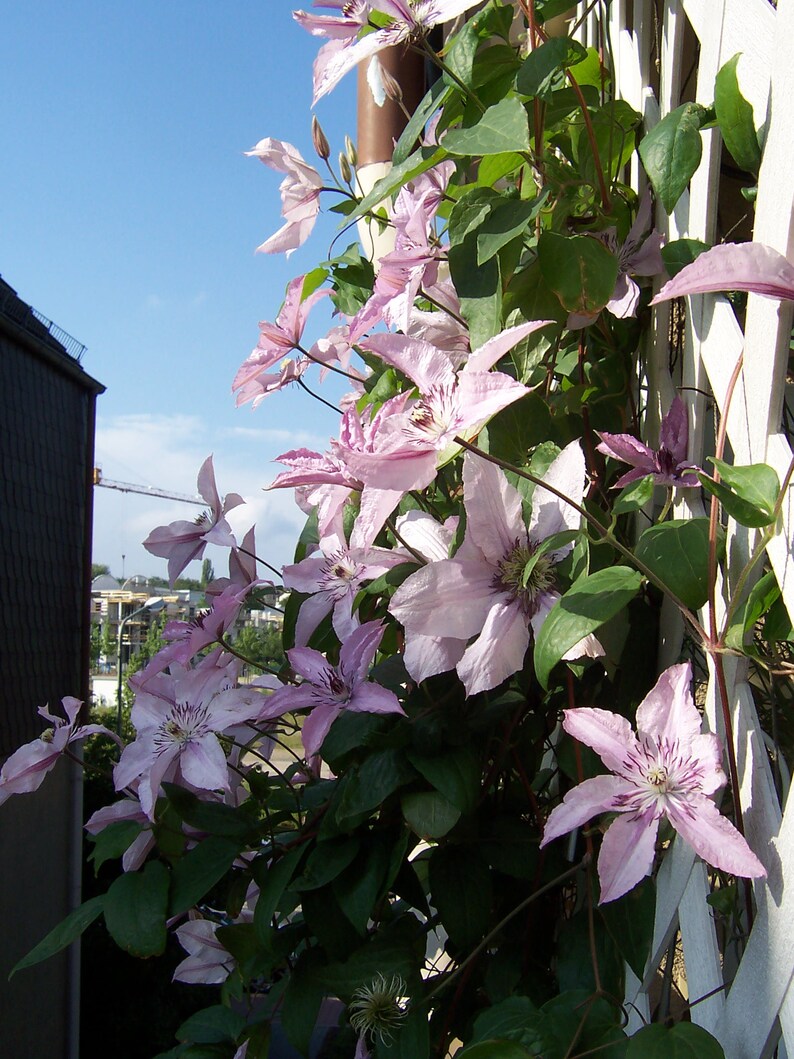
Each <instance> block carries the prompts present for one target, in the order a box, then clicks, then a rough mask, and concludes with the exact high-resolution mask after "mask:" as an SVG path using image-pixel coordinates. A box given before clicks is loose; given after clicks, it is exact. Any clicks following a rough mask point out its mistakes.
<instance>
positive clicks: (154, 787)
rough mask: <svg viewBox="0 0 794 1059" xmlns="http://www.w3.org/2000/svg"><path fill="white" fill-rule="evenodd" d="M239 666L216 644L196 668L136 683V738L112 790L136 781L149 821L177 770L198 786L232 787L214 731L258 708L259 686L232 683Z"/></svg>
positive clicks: (210, 788)
mask: <svg viewBox="0 0 794 1059" xmlns="http://www.w3.org/2000/svg"><path fill="white" fill-rule="evenodd" d="M219 663H221V664H219ZM172 668H177V667H175V666H174V667H172ZM238 668H239V663H238V662H237V661H236V660H235V661H234V662H231V663H229V664H223V663H222V661H221V651H220V649H218V650H217V651H215V652H213V653H212V654H209V655H207V656H206V657H205V658H203V659H202V660H201V662H200V663H199V664H198V665H197V666H196V667H195V668H194V669H191V670H187V671H185V670H181V671H178V672H177V675H176V676H173V675H172V676H165V675H163V674H159V675H154V676H152V677H150V678H149V679H148V680H146V681H145V683H143V682H141V683H139V684H138V686H137V694H136V696H135V703H134V705H133V707H132V723H133V724H134V725H135V729H136V737H135V740H134V742H132V743H129V744H128V745H127V746H126V747H125V748H124V752H123V753H122V755H121V758H120V760H119V762H118V764H117V765H116V767H115V769H114V770H113V776H114V781H115V784H116V790H122V789H123V788H124V787H127V786H128V785H130V784H131V783H133V782H134V781H138V796H139V798H140V802H141V808H142V809H143V811H144V812H145V813H146V815H147V817H148V818H149V819H150V820H153V819H154V810H155V802H156V800H157V795H158V792H159V790H160V784H161V783H162V782H163V780H170V779H174V778H175V777H176V776H177V775H179V776H181V777H182V778H183V779H184V780H185V781H186V782H187V783H188V784H190V785H191V787H193V788H196V789H198V790H203V791H216V790H222V791H228V790H229V789H230V785H229V772H228V768H227V764H226V755H225V753H224V751H223V748H222V747H221V744H220V743H219V742H218V737H217V735H218V733H219V732H226V731H227V730H228V729H230V728H234V727H235V726H237V725H240V724H243V723H244V722H246V721H249V720H251V719H252V718H253V717H255V716H256V715H257V714H258V713H259V711H260V709H261V707H262V693H261V692H260V691H258V690H257V689H256V688H253V687H239V688H238V687H235V686H234V682H235V679H236V675H237V670H238Z"/></svg>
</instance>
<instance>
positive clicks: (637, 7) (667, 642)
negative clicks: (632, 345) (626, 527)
mask: <svg viewBox="0 0 794 1059" xmlns="http://www.w3.org/2000/svg"><path fill="white" fill-rule="evenodd" d="M588 6H589V5H588V4H582V5H580V10H581V11H582V13H583V14H584V13H585V11H586V10H587V7H588ZM605 29H606V31H607V34H608V36H607V37H606V39H605V37H604V30H605ZM581 32H582V34H583V35H584V39H585V42H586V43H589V44H595V45H598V46H601V47H604V46H606V47H610V48H611V49H612V53H613V56H614V62H615V68H616V74H617V90H618V93H619V94H620V95H622V96H623V98H625V99H626V100H627V101H628V102H629V103H631V104H632V105H633V106H634V107H635V108H636V109H637V110H638V111H639V112H640V113H641V114H643V116H644V119H645V123H646V128H650V127H652V126H653V125H654V124H655V123H656V122H657V121H658V120H659V119H660V117H663V116H664V115H665V114H667V113H668V112H669V111H670V110H671V109H673V108H675V107H676V106H678V105H679V104H680V103H681V102H684V101H686V100H687V99H693V98H694V100H695V101H696V102H699V103H703V104H710V103H712V101H713V95H714V78H715V75H716V73H717V71H718V69H719V68H720V67H721V66H722V65H723V64H724V63H725V62H727V61H728V60H729V59H730V58H731V57H732V56H733V55H735V54H736V53H737V52H741V53H742V59H741V61H740V65H739V77H740V82H741V85H742V90H743V93H744V95H745V96H746V98H748V100H749V101H750V102H751V103H752V105H753V108H754V112H755V116H756V125H757V126H760V125H762V124H763V123H764V122H765V121H768V132H767V138H766V144H765V149H764V155H763V163H762V166H761V172H760V180H759V191H758V200H757V208H756V214H755V225H754V238H755V239H756V240H757V241H759V242H763V243H766V244H768V245H770V246H772V247H774V248H775V249H777V250H778V251H780V252H781V253H783V254H786V255H787V256H788V257H789V258H790V259H791V260H794V231H793V230H792V217H793V212H792V211H793V209H794V64H793V63H792V61H791V46H792V44H794V0H778V3H777V4H776V5H775V4H773V3H772V2H770V0H657V2H656V3H654V0H612V2H611V4H609V7H608V14H607V15H606V26H605V25H604V15H603V9H602V5H597V6H596V8H594V10H593V11H591V12H590V13H589V14H587V15H586V17H585V18H584V21H583V25H582V29H581ZM695 42H696V43H695ZM693 43H695V46H694V48H693ZM691 71H695V73H696V82H694V81H693V79H692V78H691V77H689V74H690V72H691ZM656 84H658V86H659V87H658V91H656V92H655V91H654V90H653V89H652V88H651V87H649V86H651V85H656ZM693 90H694V91H693ZM720 164H721V144H720V137H719V133H718V132H716V131H714V130H712V131H709V132H706V133H705V134H704V150H703V161H702V163H701V166H700V168H699V170H698V172H697V174H696V175H695V177H694V179H693V180H692V183H691V189H690V192H689V194H685V195H684V196H683V197H682V198H681V200H680V202H679V203H678V205H677V206H676V209H675V213H674V216H673V217H671V218H669V220H667V219H666V218H664V216H662V217H660V226H664V225H666V226H667V232H668V235H669V238H671V239H676V238H680V237H682V236H688V237H692V238H697V239H702V240H704V241H706V242H709V243H713V242H715V241H716V240H717V238H718V236H719V233H718V231H717V206H718V202H719V195H720ZM632 179H633V180H634V181H635V182H638V181H639V180H641V175H640V174H639V172H638V171H637V168H636V166H635V169H634V171H633V173H632ZM668 312H669V310H666V309H664V307H663V311H661V312H660V313H659V314H658V318H657V321H656V323H657V326H656V338H655V341H654V343H653V348H652V349H651V350H650V351H649V355H648V362H649V363H648V375H649V384H650V387H649V392H650V399H651V408H650V410H649V411H650V416H649V418H650V419H651V420H655V423H652V424H651V426H650V430H651V434H652V435H653V430H654V428H655V425H656V424H658V417H659V414H660V411H661V410H663V409H665V408H666V407H668V406H669V403H670V400H671V398H672V395H673V393H674V387H675V386H676V385H679V384H680V385H683V386H684V387H690V389H684V390H683V395H684V397H685V399H686V401H687V403H688V405H689V416H690V425H691V426H692V428H693V429H692V436H691V451H690V456H691V458H693V459H694V460H695V461H697V462H702V461H703V459H704V456H706V455H708V454H709V452H710V451H713V450H712V449H710V448H709V446H708V445H707V444H706V439H708V438H709V437H710V422H709V417H710V415H711V414H712V413H711V412H710V411H709V409H708V402H707V398H706V396H705V394H707V393H709V392H710V393H711V394H712V395H713V399H714V402H715V403H716V406H717V409H718V411H719V413H720V415H721V414H722V410H723V409H724V407H725V398H726V391H727V389H728V383H729V380H730V377H731V375H732V373H733V371H734V368H735V366H736V363H737V360H738V358H739V356H740V354H742V352H744V364H743V369H742V372H741V375H740V377H739V381H738V384H737V386H736V389H735V392H734V395H733V399H732V402H731V404H730V409H729V412H728V430H727V436H728V441H729V444H730V447H731V450H732V452H733V455H734V459H735V462H736V463H737V464H746V463H752V462H760V461H763V462H766V463H769V464H771V465H772V466H773V467H774V468H775V469H776V471H777V473H778V475H779V476H780V478H781V480H783V478H784V476H785V474H786V472H787V469H788V466H789V463H790V461H791V458H792V453H791V448H790V446H789V443H788V441H787V440H786V437H785V436H784V434H783V433H782V432H781V410H782V402H783V398H784V390H785V385H786V366H787V357H788V349H789V336H790V333H791V305H790V303H787V304H783V305H780V304H779V303H778V302H776V301H772V300H769V299H765V298H760V297H757V296H753V295H751V296H750V297H749V299H748V307H747V314H746V321H745V328H744V333H742V331H741V329H740V327H739V325H738V323H737V321H736V317H735V315H734V313H733V310H732V308H731V306H730V304H729V303H728V301H727V300H726V299H725V298H724V297H723V296H721V295H705V296H702V297H698V298H693V299H690V304H689V307H688V313H687V325H686V337H685V350H684V357H683V362H682V363H681V364H680V365H678V367H677V371H678V372H680V375H678V377H677V378H676V379H673V378H672V377H671V374H670V371H669V369H668V328H667V323H668V315H667V314H668ZM709 444H710V443H709ZM704 513H705V512H704V511H703V509H702V507H701V506H699V504H698V503H691V502H690V503H689V504H688V505H687V507H686V509H683V508H682V509H681V510H679V511H678V515H679V517H687V515H691V516H694V515H703V514H704ZM793 518H794V496H793V495H792V490H789V492H788V495H787V499H786V503H785V505H784V509H783V524H782V530H781V532H780V533H779V534H778V536H777V537H776V538H775V540H774V541H773V542H772V543H771V544H770V545H769V547H768V549H767V554H768V559H769V562H770V564H771V567H772V569H773V570H774V572H775V575H776V577H777V580H778V583H779V585H780V588H781V591H782V594H783V598H784V601H785V603H786V606H787V608H788V611H789V613H790V614H791V615H794V559H793V558H792V540H794V522H793V521H792V519H793ZM752 545H753V533H752V532H751V531H746V530H743V529H742V528H741V527H737V526H735V525H731V526H729V533H728V552H727V554H728V555H729V557H730V561H729V570H728V573H727V579H728V583H729V584H728V586H727V587H728V588H730V585H731V582H732V581H733V580H734V579H735V577H736V572H737V571H738V569H740V568H741V566H742V563H743V560H744V559H745V558H746V557H747V555H748V554H749V551H750V549H751V548H752ZM723 587H726V586H723ZM682 632H683V630H682V628H681V626H680V623H678V622H677V621H676V619H675V616H674V615H672V614H671V615H669V616H668V620H667V621H666V623H665V628H664V633H663V637H662V643H661V646H660V666H665V665H668V664H670V663H671V662H673V661H675V660H676V659H677V657H678V653H679V650H680V646H681V636H682ZM726 670H727V674H726V675H727V678H728V683H729V698H730V706H731V712H732V716H733V727H734V742H735V747H736V755H737V760H738V767H739V777H740V787H741V802H742V807H743V811H744V819H745V826H746V831H747V836H748V840H749V841H750V843H751V845H752V847H753V849H754V850H755V851H756V852H757V853H758V855H759V856H760V857H761V859H762V860H763V862H764V864H765V865H766V867H767V870H768V872H769V877H768V879H767V880H766V882H764V883H759V884H756V886H755V897H756V901H757V916H756V918H755V922H754V925H753V928H752V932H751V934H750V938H749V941H748V943H747V946H746V948H745V951H744V954H743V957H742V959H741V962H740V963H739V965H738V967H733V966H731V967H728V966H725V967H724V966H723V960H722V957H721V954H720V950H719V946H718V942H717V934H716V929H715V923H714V920H713V918H712V914H711V913H712V910H711V908H710V906H709V905H708V904H707V903H706V895H707V893H708V885H707V879H706V872H705V868H704V867H703V865H702V864H701V863H700V862H699V861H697V860H696V858H695V857H694V855H693V854H692V852H691V851H690V850H689V849H688V847H686V846H685V845H684V844H683V843H679V842H675V843H674V845H673V847H672V849H671V850H670V851H669V853H668V854H667V857H666V859H665V861H664V863H663V865H662V868H661V871H660V873H659V878H658V898H657V910H656V925H655V935H654V942H653V948H652V953H651V958H650V960H649V962H648V966H647V970H646V975H645V978H644V980H643V981H642V982H640V981H638V980H637V979H636V978H634V977H633V976H632V975H630V978H631V982H630V988H629V990H628V995H627V1000H628V1001H630V1002H631V1003H632V1004H634V1005H636V1011H637V1012H638V1014H637V1015H636V1016H634V1018H635V1025H634V1026H633V1027H632V1028H638V1027H639V1025H640V1024H641V1018H640V1016H644V1017H647V1016H648V1014H649V1001H648V988H649V986H650V985H651V983H652V981H653V979H654V976H655V975H656V973H657V969H658V967H659V965H660V962H661V960H662V958H663V957H664V954H665V952H666V951H667V949H668V947H669V945H670V941H671V939H672V938H673V936H674V934H675V932H676V930H677V929H680V932H681V942H682V948H683V955H684V961H685V964H686V978H687V987H688V991H689V999H690V1001H692V1000H695V999H697V998H699V997H704V996H706V995H707V994H712V995H711V996H710V997H709V998H708V999H706V1000H704V1001H703V1002H702V1003H698V1004H696V1005H695V1006H694V1007H692V1009H691V1017H692V1020H693V1022H696V1023H698V1024H700V1025H702V1026H703V1027H705V1028H706V1029H708V1030H709V1031H710V1032H711V1033H713V1034H714V1035H715V1036H716V1037H717V1038H718V1039H719V1040H720V1042H721V1043H722V1046H723V1048H724V1050H725V1054H726V1056H727V1057H728V1059H764V1057H766V1056H771V1055H772V1054H773V1053H774V1052H775V1049H776V1048H778V1049H779V1051H778V1055H781V1056H782V1055H785V1054H786V1046H787V1047H788V1054H792V1055H794V990H793V989H792V988H791V984H792V977H794V893H793V892H792V883H791V880H794V809H790V810H789V811H787V812H785V813H782V812H781V807H780V803H779V799H778V796H777V794H776V791H775V786H774V783H773V781H772V775H771V770H770V765H769V760H768V757H767V753H766V750H765V747H764V742H763V735H762V733H761V730H760V727H759V724H758V718H757V716H756V712H755V707H754V705H753V699H752V696H751V693H750V688H749V685H748V683H747V671H746V667H745V666H744V665H743V664H742V663H741V661H739V660H736V659H730V658H729V659H726ZM712 676H713V673H712ZM717 694H718V693H717V691H716V688H715V686H714V681H713V680H712V681H710V686H709V692H708V698H707V717H708V721H709V723H710V724H711V726H712V727H713V728H714V729H716V730H718V731H719V730H720V729H721V727H722V725H721V722H720V711H719V709H718V702H717V701H715V700H716V699H717ZM787 883H788V886H787ZM724 985H729V989H727V990H726V989H724V988H722V987H723V986H724Z"/></svg>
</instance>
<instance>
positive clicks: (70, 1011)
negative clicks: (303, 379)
mask: <svg viewBox="0 0 794 1059" xmlns="http://www.w3.org/2000/svg"><path fill="white" fill-rule="evenodd" d="M82 353H83V347H82V346H81V345H80V343H78V342H77V341H76V340H75V339H73V338H72V337H71V336H70V335H68V334H66V332H65V331H61V329H60V328H58V327H57V326H56V325H55V324H53V323H52V321H50V320H48V319H47V318H46V317H44V316H42V315H41V313H38V312H37V311H36V310H35V309H32V308H31V307H30V306H29V305H27V304H26V303H25V302H23V301H22V299H21V298H19V297H18V295H17V293H16V291H15V290H14V289H13V288H12V287H10V286H9V285H8V284H7V283H6V282H5V281H4V280H3V279H2V278H0V413H1V414H2V423H3V429H2V431H0V459H1V460H2V468H3V473H2V475H0V599H1V600H2V607H0V643H2V649H1V650H0V762H2V761H4V760H5V758H6V757H7V756H8V755H9V754H10V753H11V752H12V751H13V750H15V749H16V748H17V747H18V746H19V745H20V744H22V743H26V742H29V741H30V740H32V739H34V738H35V737H36V736H37V735H38V734H39V733H40V732H41V731H42V721H41V718H40V717H39V716H38V714H37V712H36V708H37V707H38V706H43V705H45V704H47V703H49V706H50V709H51V710H53V711H57V710H58V709H59V704H60V700H61V698H62V697H63V696H64V695H75V696H77V697H79V698H82V699H87V697H88V662H89V650H90V594H89V590H90V578H91V516H92V488H93V487H92V484H91V482H92V477H91V476H92V468H93V462H94V460H93V455H94V412H95V405H96V398H97V395H98V394H100V393H102V392H103V391H104V386H102V385H101V383H98V382H97V381H96V380H95V379H93V378H91V376H90V375H88V374H86V372H85V371H84V370H83V368H82V367H81V366H80V358H81V356H82ZM81 778H82V777H81V772H80V770H79V769H78V768H76V767H75V766H74V765H72V764H71V763H70V762H68V761H66V760H64V761H62V762H61V763H60V765H59V767H58V768H57V769H56V770H55V772H54V773H53V774H52V775H51V776H50V777H48V783H47V784H45V786H44V788H42V790H40V791H38V792H36V793H35V794H27V795H23V796H20V797H18V798H13V799H11V800H9V801H8V802H6V803H5V805H3V806H2V807H0V858H2V859H1V860H0V923H2V924H3V944H2V946H0V981H2V982H3V987H2V989H0V1026H2V1039H3V1054H7V1055H9V1056H27V1055H31V1056H33V1055H46V1056H49V1057H52V1059H77V1056H78V1024H77V1019H78V1012H79V963H78V957H77V954H76V951H75V950H74V949H73V950H72V951H70V952H66V953H63V954H61V955H60V956H59V957H57V958H55V959H53V960H49V961H47V962H46V963H43V964H41V965H40V966H39V967H37V968H36V969H35V971H32V972H21V973H20V974H19V975H17V977H15V978H14V980H13V981H12V982H10V983H7V982H6V978H7V975H8V972H9V970H10V968H11V966H12V965H13V964H14V963H16V961H17V960H18V959H19V958H20V957H21V956H23V955H24V954H25V952H27V950H28V949H30V948H31V947H32V945H33V944H34V943H35V942H37V941H39V940H40V939H41V938H42V937H43V936H44V934H45V933H46V932H47V931H48V930H50V929H51V928H52V927H53V926H55V924H57V923H58V922H59V921H60V920H61V919H63V917H64V916H65V915H66V914H67V913H68V912H69V911H70V909H71V908H72V907H74V905H75V904H77V903H78V902H79V899H80V874H81V844H80V839H81V830H80V824H81V814H80V809H81ZM21 882H24V885H21ZM42 998H46V1002H45V1004H46V1018H44V1017H42V1003H43V1000H42Z"/></svg>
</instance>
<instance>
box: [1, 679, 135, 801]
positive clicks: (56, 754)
mask: <svg viewBox="0 0 794 1059" xmlns="http://www.w3.org/2000/svg"><path fill="white" fill-rule="evenodd" d="M61 704H62V706H63V712H64V713H65V715H66V719H65V720H64V718H63V717H55V716H54V715H53V714H51V713H50V712H49V711H48V710H47V708H46V706H42V707H40V708H39V710H38V713H39V715H40V716H41V717H43V718H44V719H45V720H47V721H49V722H50V724H51V725H52V727H51V728H46V729H45V730H44V731H43V732H42V733H41V735H40V736H39V737H38V738H37V739H34V740H33V741H32V742H30V743H25V745H24V746H21V747H19V749H18V750H15V751H14V753H13V754H12V755H11V756H10V757H9V758H8V759H7V760H6V762H5V764H4V765H3V767H2V769H0V805H2V804H3V802H5V801H6V800H7V799H8V798H10V797H11V795H12V794H30V793H31V792H32V791H36V790H38V789H39V787H40V786H41V785H42V783H43V782H44V777H45V776H46V775H47V773H48V772H52V770H53V769H54V768H55V766H56V765H57V764H58V761H59V760H60V757H61V755H62V754H63V753H64V751H65V750H66V748H67V747H68V746H70V745H71V744H72V743H80V742H82V741H83V739H86V738H87V737H88V736H89V735H98V734H100V733H101V734H102V735H108V736H110V738H111V739H115V741H116V742H117V743H118V742H119V738H118V736H117V735H115V734H114V733H113V732H109V731H108V730H107V728H105V727H104V725H101V724H82V725H81V724H80V720H79V717H80V708H81V707H82V705H83V704H82V702H81V701H80V699H75V698H72V696H71V695H67V696H66V698H64V699H62V700H61Z"/></svg>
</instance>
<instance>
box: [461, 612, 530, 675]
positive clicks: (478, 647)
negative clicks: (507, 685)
mask: <svg viewBox="0 0 794 1059" xmlns="http://www.w3.org/2000/svg"><path fill="white" fill-rule="evenodd" d="M527 647H529V627H528V625H527V622H526V618H525V617H524V612H523V611H522V609H521V605H520V604H519V603H518V602H517V601H515V600H512V601H509V600H507V599H497V600H495V602H494V603H493V605H492V606H491V609H490V610H489V612H488V617H487V618H486V619H485V624H484V625H483V628H482V632H481V633H480V635H479V636H478V637H477V640H476V641H475V642H474V643H473V644H472V645H471V647H468V648H467V649H466V652H465V654H464V655H463V658H461V660H460V662H458V676H459V677H460V679H461V680H462V681H463V683H464V685H465V687H466V694H467V695H476V694H477V692H479V691H488V690H489V689H490V688H495V687H496V686H497V685H498V684H501V683H502V681H503V680H507V678H508V677H509V676H511V675H512V674H513V673H516V672H518V670H519V669H521V668H522V667H523V665H524V655H525V654H526V653H527Z"/></svg>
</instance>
